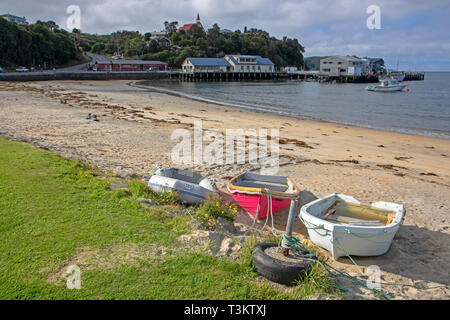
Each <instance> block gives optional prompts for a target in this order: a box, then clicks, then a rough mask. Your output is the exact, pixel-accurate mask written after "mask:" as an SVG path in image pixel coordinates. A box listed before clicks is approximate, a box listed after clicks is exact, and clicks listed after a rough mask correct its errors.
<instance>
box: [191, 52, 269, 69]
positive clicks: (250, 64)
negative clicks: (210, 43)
mask: <svg viewBox="0 0 450 320" xmlns="http://www.w3.org/2000/svg"><path fill="white" fill-rule="evenodd" d="M182 70H183V71H184V72H192V73H196V72H234V73H273V72H275V65H274V63H273V62H272V61H271V60H270V59H268V58H262V57H260V56H248V55H245V56H244V55H226V56H225V57H224V58H192V57H189V58H186V59H185V60H184V62H183V63H182Z"/></svg>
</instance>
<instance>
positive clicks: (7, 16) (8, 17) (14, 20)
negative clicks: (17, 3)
mask: <svg viewBox="0 0 450 320" xmlns="http://www.w3.org/2000/svg"><path fill="white" fill-rule="evenodd" d="M0 17H2V18H3V19H5V20H7V21H9V22H12V23H17V24H20V25H23V26H27V25H28V21H27V19H26V18H25V17H18V16H14V15H12V14H9V13H8V14H3V15H1V16H0Z"/></svg>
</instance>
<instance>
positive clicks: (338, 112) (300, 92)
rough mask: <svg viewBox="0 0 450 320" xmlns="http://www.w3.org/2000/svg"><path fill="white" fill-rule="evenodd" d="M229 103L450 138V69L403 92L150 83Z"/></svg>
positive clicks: (288, 84) (297, 84)
mask: <svg viewBox="0 0 450 320" xmlns="http://www.w3.org/2000/svg"><path fill="white" fill-rule="evenodd" d="M147 84H148V85H150V86H157V87H159V88H162V89H164V90H167V91H168V92H172V93H178V94H180V95H184V96H186V97H189V98H194V99H199V100H203V101H210V102H215V103H219V104H223V105H225V106H230V107H239V108H245V109H253V110H258V111H263V112H269V113H274V114H278V115H284V116H288V117H293V118H300V119H309V120H319V121H327V122H332V123H337V124H342V125H354V126H359V127H365V128H372V129H379V130H384V131H394V132H401V133H408V134H415V135H423V136H430V137H437V138H442V139H450V73H448V72H427V73H425V80H424V81H408V82H404V84H406V85H407V88H409V92H408V91H406V90H405V91H402V92H389V93H386V92H369V91H367V90H365V88H366V86H367V85H368V84H356V83H355V84H326V83H318V82H302V81H283V82H182V81H161V82H156V83H147Z"/></svg>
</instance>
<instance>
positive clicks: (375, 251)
mask: <svg viewBox="0 0 450 320" xmlns="http://www.w3.org/2000/svg"><path fill="white" fill-rule="evenodd" d="M336 200H340V201H344V202H347V203H351V204H357V205H358V204H361V203H360V202H359V201H358V200H356V199H355V198H353V197H349V196H344V195H340V194H332V195H330V196H327V197H325V198H322V199H318V200H315V201H313V202H311V203H309V204H307V205H305V206H303V207H302V209H301V210H300V215H299V217H300V219H301V220H302V221H303V223H304V224H305V226H306V228H307V229H308V234H309V237H310V238H311V241H312V242H314V243H315V244H317V245H318V246H320V247H322V248H324V249H326V250H328V251H329V252H330V253H331V254H332V256H333V258H334V259H335V260H337V259H339V258H340V257H342V256H348V255H350V256H351V255H355V256H379V255H382V254H384V253H386V252H387V251H388V250H389V248H390V246H391V243H392V241H393V239H394V237H395V234H396V233H397V231H398V229H399V228H400V225H401V224H402V223H403V218H404V214H405V210H404V208H403V205H401V204H396V203H389V202H376V203H373V204H371V206H372V207H373V208H377V209H383V210H389V211H392V212H394V213H395V217H394V219H393V221H392V222H391V223H390V224H388V225H386V226H377V227H366V226H355V225H349V224H336V223H333V222H330V221H328V220H324V219H322V218H321V217H322V216H323V214H324V212H325V211H327V210H328V208H330V207H331V206H332V205H333V203H334V202H335V201H336Z"/></svg>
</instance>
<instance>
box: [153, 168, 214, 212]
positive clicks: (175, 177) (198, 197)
mask: <svg viewBox="0 0 450 320" xmlns="http://www.w3.org/2000/svg"><path fill="white" fill-rule="evenodd" d="M148 186H149V188H150V189H151V190H153V191H155V192H159V193H161V192H169V191H172V192H174V193H176V195H177V197H178V199H179V200H180V201H181V202H182V203H187V204H199V203H202V202H203V201H205V200H206V199H208V197H209V196H214V195H215V194H216V193H217V188H216V184H215V180H214V179H208V178H205V177H203V176H202V175H201V174H199V173H196V172H192V171H188V170H180V169H176V168H171V169H167V168H162V167H159V166H158V167H157V168H156V169H155V171H154V172H153V175H152V177H151V178H150V180H149V182H148Z"/></svg>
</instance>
